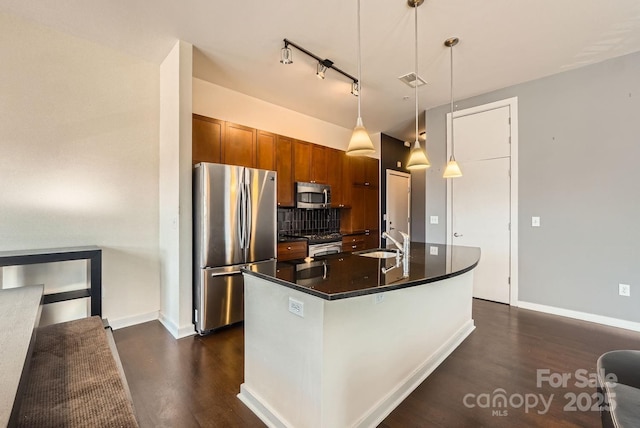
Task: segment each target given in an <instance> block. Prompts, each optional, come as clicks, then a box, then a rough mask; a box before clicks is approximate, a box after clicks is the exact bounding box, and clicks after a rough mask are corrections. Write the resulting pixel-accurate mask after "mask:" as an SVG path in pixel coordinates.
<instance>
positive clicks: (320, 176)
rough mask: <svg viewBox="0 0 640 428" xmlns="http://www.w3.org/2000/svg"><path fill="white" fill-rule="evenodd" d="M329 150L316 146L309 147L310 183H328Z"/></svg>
mask: <svg viewBox="0 0 640 428" xmlns="http://www.w3.org/2000/svg"><path fill="white" fill-rule="evenodd" d="M329 150H330V149H329V148H328V147H325V146H320V145H318V144H312V145H311V182H312V183H322V184H327V183H329V179H328V171H327V164H328V154H329Z"/></svg>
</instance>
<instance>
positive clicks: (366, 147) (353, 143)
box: [347, 0, 376, 156]
mask: <svg viewBox="0 0 640 428" xmlns="http://www.w3.org/2000/svg"><path fill="white" fill-rule="evenodd" d="M361 74H362V71H361V64H360V0H358V119H357V120H356V127H355V128H353V134H352V135H351V140H350V141H349V147H348V148H347V154H348V155H350V156H366V155H370V154H372V153H375V151H376V149H375V148H374V147H373V143H372V142H371V138H370V137H369V133H368V132H367V130H366V129H365V128H364V125H363V124H362V116H361V115H360V103H361V99H362V75H361Z"/></svg>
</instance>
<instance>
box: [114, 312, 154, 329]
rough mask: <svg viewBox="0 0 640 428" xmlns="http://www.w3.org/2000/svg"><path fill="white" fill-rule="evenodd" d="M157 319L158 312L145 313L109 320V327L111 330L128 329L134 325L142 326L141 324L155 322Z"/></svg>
mask: <svg viewBox="0 0 640 428" xmlns="http://www.w3.org/2000/svg"><path fill="white" fill-rule="evenodd" d="M157 319H158V311H153V312H147V313H146V314H139V315H133V316H130V317H124V318H116V319H112V318H109V325H110V326H111V328H112V329H113V330H117V329H119V328H124V327H130V326H132V325H136V324H142V323H143V322H148V321H155V320H157Z"/></svg>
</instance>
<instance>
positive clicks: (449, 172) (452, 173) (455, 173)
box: [442, 156, 462, 178]
mask: <svg viewBox="0 0 640 428" xmlns="http://www.w3.org/2000/svg"><path fill="white" fill-rule="evenodd" d="M442 177H443V178H457V177H462V171H460V167H459V166H458V162H456V160H455V158H454V157H453V156H451V157H450V158H449V162H447V167H446V168H445V170H444V174H443V175H442Z"/></svg>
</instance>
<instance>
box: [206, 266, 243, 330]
mask: <svg viewBox="0 0 640 428" xmlns="http://www.w3.org/2000/svg"><path fill="white" fill-rule="evenodd" d="M200 275H201V276H202V277H201V282H200V284H201V286H200V290H198V291H199V293H197V294H199V295H198V296H196V298H197V299H198V300H199V302H198V303H199V305H197V306H199V307H198V308H197V309H198V313H197V319H196V330H197V331H198V333H200V334H205V333H207V332H209V331H210V330H214V329H216V328H220V327H223V326H226V325H229V324H234V323H236V322H239V321H242V320H243V319H244V282H243V279H242V273H240V271H239V270H235V271H233V272H220V270H217V269H203V270H201V272H200Z"/></svg>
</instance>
